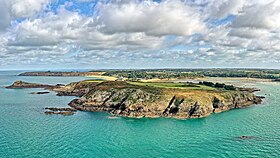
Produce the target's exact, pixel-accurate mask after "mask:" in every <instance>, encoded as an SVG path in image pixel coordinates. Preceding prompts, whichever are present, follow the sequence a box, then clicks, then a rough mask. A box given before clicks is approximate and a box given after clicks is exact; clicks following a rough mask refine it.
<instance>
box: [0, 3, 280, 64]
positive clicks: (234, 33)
mask: <svg viewBox="0 0 280 158" xmlns="http://www.w3.org/2000/svg"><path fill="white" fill-rule="evenodd" d="M90 1H95V0H75V1H71V2H65V4H64V5H61V6H59V7H57V8H56V10H50V9H46V10H44V9H45V8H46V6H47V5H48V4H49V3H50V2H51V0H22V1H20V0H11V1H8V0H0V19H1V20H0V31H2V33H0V58H1V59H5V60H1V61H0V65H5V64H6V65H9V64H13V63H15V62H16V63H18V64H36V63H42V64H43V63H44V64H46V65H47V64H53V65H56V64H69V65H71V64H76V63H80V64H81V63H82V64H83V65H90V64H91V63H93V61H94V64H100V65H102V64H103V65H104V64H106V65H107V64H108V65H110V64H111V65H112V64H115V66H118V64H119V65H133V64H135V65H137V66H141V65H145V66H160V65H161V66H164V67H168V66H173V67H174V66H176V67H180V66H182V67H184V66H198V67H201V66H212V67H213V66H214V67H215V66H226V67H227V66H235V65H238V66H250V65H259V64H263V65H266V64H267V63H270V64H272V65H273V64H274V65H276V64H279V63H278V62H279V61H280V60H279V59H280V53H279V52H280V21H279V18H278V17H280V15H279V11H278V10H280V4H279V3H280V2H278V1H276V0H268V1H264V0H256V1H249V0H236V1H230V0H221V1H216V0H198V1H180V0H174V1H171V0H163V1H162V2H160V3H159V2H153V1H151V0H145V1H140V0H133V1H131V0H112V1H105V0H104V1H103V0H102V1H99V2H98V4H97V5H96V6H95V8H93V10H92V14H90V13H89V14H83V13H82V11H80V10H79V9H77V10H75V11H74V10H69V8H70V7H77V5H76V4H75V3H77V2H78V3H79V5H80V4H81V3H82V2H90ZM67 9H68V10H67ZM42 10H44V12H42ZM89 15H90V16H89ZM229 15H234V16H233V18H232V19H229V20H227V19H225V18H226V17H228V16H229ZM18 18H20V21H16V20H17V19H18ZM212 21H217V22H216V23H215V24H213V23H212ZM11 23H12V26H10V24H11ZM276 59H277V60H276ZM202 63H203V65H202ZM244 63H245V64H244ZM172 64H174V65H172Z"/></svg>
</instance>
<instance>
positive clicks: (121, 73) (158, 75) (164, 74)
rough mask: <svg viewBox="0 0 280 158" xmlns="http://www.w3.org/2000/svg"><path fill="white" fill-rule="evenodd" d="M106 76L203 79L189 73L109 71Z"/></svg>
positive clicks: (130, 78)
mask: <svg viewBox="0 0 280 158" xmlns="http://www.w3.org/2000/svg"><path fill="white" fill-rule="evenodd" d="M103 75H105V76H116V77H124V78H128V79H129V80H132V79H139V78H141V79H153V78H159V79H171V78H178V79H180V78H197V77H203V76H202V75H198V74H196V73H188V72H168V71H166V72H153V71H152V72H149V71H108V72H106V73H105V74H103Z"/></svg>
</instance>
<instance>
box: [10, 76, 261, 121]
mask: <svg viewBox="0 0 280 158" xmlns="http://www.w3.org/2000/svg"><path fill="white" fill-rule="evenodd" d="M7 88H45V89H48V90H51V91H55V92H56V93H57V95H58V96H77V97H78V98H76V99H74V100H72V101H71V102H70V103H69V104H68V105H69V106H70V107H71V109H72V110H71V111H70V113H69V112H67V113H63V114H73V109H75V110H80V111H90V112H108V113H110V114H112V115H114V116H124V117H132V118H143V117H147V118H157V117H167V118H178V119H187V118H201V117H206V116H209V115H211V114H213V113H219V112H223V111H227V110H231V109H238V108H244V107H248V106H250V105H253V104H260V103H261V102H262V98H263V97H261V96H256V95H255V94H254V93H253V92H255V91H257V89H252V88H248V89H246V88H238V87H234V86H232V85H226V84H223V83H212V82H199V83H192V82H177V83H175V82H142V81H118V80H116V81H106V80H83V81H79V82H73V83H69V84H67V85H42V84H35V83H27V82H23V81H16V82H15V83H14V84H12V85H11V86H8V87H7ZM52 110H53V109H52ZM64 110H65V109H64ZM47 114H61V112H47Z"/></svg>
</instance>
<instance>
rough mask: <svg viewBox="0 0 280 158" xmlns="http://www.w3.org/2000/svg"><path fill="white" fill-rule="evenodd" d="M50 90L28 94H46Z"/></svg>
mask: <svg viewBox="0 0 280 158" xmlns="http://www.w3.org/2000/svg"><path fill="white" fill-rule="evenodd" d="M48 93H50V92H31V93H30V94H48Z"/></svg>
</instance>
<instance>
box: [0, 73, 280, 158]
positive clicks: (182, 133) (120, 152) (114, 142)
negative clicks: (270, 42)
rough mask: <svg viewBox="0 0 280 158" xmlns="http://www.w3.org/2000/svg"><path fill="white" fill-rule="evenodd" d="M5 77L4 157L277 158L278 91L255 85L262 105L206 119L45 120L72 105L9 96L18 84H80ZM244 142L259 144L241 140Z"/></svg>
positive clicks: (82, 116)
mask: <svg viewBox="0 0 280 158" xmlns="http://www.w3.org/2000/svg"><path fill="white" fill-rule="evenodd" d="M18 73H19V72H16V71H8V72H4V71H2V72H1V71H0V157H11V158H17V157H44V158H45V157H73V158H74V157H75V158H76V157H118V158H128V157H133V158H134V157H170V158H171V157H195V158H197V157H279V155H280V117H279V116H280V83H269V82H263V83H254V86H256V87H258V88H261V90H262V91H261V92H260V93H259V94H261V95H265V96H266V97H267V98H266V100H265V102H264V103H263V104H261V105H256V106H252V107H250V108H246V109H239V110H232V111H229V112H223V113H220V114H215V115H212V116H210V117H207V118H201V119H191V120H176V119H164V118H158V119H148V118H145V119H128V118H115V119H112V118H109V117H108V116H109V115H108V114H106V113H90V112H77V114H75V115H71V116H59V115H45V114H44V113H43V112H44V108H45V107H67V103H68V102H70V101H71V100H72V99H73V98H74V97H58V96H56V95H55V93H53V92H52V93H50V94H45V95H32V94H29V93H30V92H34V91H42V89H5V88H4V86H7V85H10V84H12V83H13V82H14V81H15V80H24V81H28V82H37V83H48V84H57V83H69V82H72V81H79V80H82V79H84V78H81V77H23V76H21V77H20V76H16V74H18ZM241 135H249V136H254V137H255V138H254V139H247V140H239V139H237V138H236V137H238V136H241Z"/></svg>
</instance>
